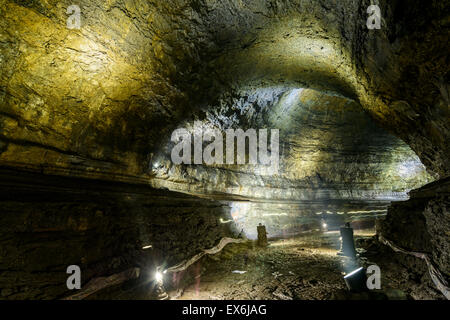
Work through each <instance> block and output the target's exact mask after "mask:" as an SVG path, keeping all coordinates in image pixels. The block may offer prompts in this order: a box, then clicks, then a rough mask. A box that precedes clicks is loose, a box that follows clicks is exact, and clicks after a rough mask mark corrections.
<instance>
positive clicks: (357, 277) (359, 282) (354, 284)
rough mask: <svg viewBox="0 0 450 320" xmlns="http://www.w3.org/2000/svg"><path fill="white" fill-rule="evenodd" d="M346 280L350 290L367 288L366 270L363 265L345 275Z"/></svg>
mask: <svg viewBox="0 0 450 320" xmlns="http://www.w3.org/2000/svg"><path fill="white" fill-rule="evenodd" d="M344 281H345V284H346V285H347V288H348V290H350V291H355V292H361V291H365V290H367V284H366V282H367V278H366V271H365V269H364V268H363V267H360V268H358V269H356V270H353V271H352V272H350V273H349V274H347V275H346V276H344Z"/></svg>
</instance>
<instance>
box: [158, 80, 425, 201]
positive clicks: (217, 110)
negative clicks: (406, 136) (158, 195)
mask: <svg viewBox="0 0 450 320" xmlns="http://www.w3.org/2000/svg"><path fill="white" fill-rule="evenodd" d="M195 121H197V122H195ZM198 121H200V123H201V126H202V130H203V132H205V130H207V129H208V128H211V127H214V128H219V129H221V130H222V132H225V130H226V129H227V128H234V129H238V128H241V129H243V130H247V129H250V128H252V129H256V130H258V129H264V128H276V129H279V132H280V138H279V140H280V168H279V170H278V172H277V173H275V174H273V173H272V172H270V166H266V165H263V164H258V165H250V164H247V165H228V164H225V165H208V166H199V165H174V164H173V163H172V161H171V151H172V148H173V147H174V145H175V144H174V143H173V142H171V141H170V140H169V139H168V140H167V141H166V142H165V147H164V148H162V149H161V150H160V151H159V152H158V153H156V154H155V155H153V157H152V159H151V163H152V170H153V173H154V174H155V177H156V178H157V179H155V180H154V181H153V184H154V185H155V186H164V187H168V188H170V189H175V190H188V191H189V192H197V193H217V192H221V193H231V194H234V195H240V196H245V197H249V198H265V199H284V200H286V199H289V200H311V199H314V200H319V199H324V200H329V199H365V200H367V199H378V200H397V199H402V198H404V199H406V192H407V191H409V190H410V189H412V188H417V187H419V186H422V185H423V184H425V183H427V182H429V181H432V180H433V178H432V177H431V176H430V175H429V174H427V173H426V170H425V167H424V166H423V165H422V164H421V163H420V161H419V159H418V158H417V156H416V155H415V154H414V152H413V151H412V150H411V149H410V148H409V147H408V146H407V145H406V144H405V143H404V142H402V141H401V140H400V139H398V138H396V137H395V136H393V135H391V134H389V133H387V132H386V131H384V130H382V129H381V128H379V127H378V126H377V125H376V124H375V123H374V122H373V121H372V120H371V118H370V117H369V116H368V115H367V114H366V113H365V112H364V110H363V109H362V108H361V106H360V105H358V104H357V103H355V102H354V101H352V100H349V99H346V98H342V97H339V96H332V95H328V94H324V93H321V92H319V91H316V90H311V89H286V88H283V87H271V88H264V89H253V90H247V91H242V92H240V93H239V95H235V96H233V97H232V98H230V97H229V96H226V97H223V100H220V102H219V103H218V104H217V106H213V107H211V108H209V109H208V111H207V112H206V113H205V115H204V118H197V119H190V120H186V121H185V122H183V123H181V124H180V127H183V128H187V129H188V130H190V132H191V134H192V135H193V134H194V132H195V130H196V128H195V126H194V123H198ZM197 127H198V125H197ZM197 131H198V130H197ZM197 134H198V132H197ZM209 144H210V142H205V143H204V144H203V148H205V147H207V146H208V145H209ZM268 145H269V147H270V138H268ZM223 146H224V151H223V154H224V157H223V161H224V162H225V157H226V150H225V146H226V139H225V134H223ZM247 157H248V150H247Z"/></svg>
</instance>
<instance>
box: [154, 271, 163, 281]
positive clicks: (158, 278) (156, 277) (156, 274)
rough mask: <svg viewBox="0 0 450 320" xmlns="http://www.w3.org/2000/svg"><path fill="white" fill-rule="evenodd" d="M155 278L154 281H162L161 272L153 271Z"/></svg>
mask: <svg viewBox="0 0 450 320" xmlns="http://www.w3.org/2000/svg"><path fill="white" fill-rule="evenodd" d="M155 280H156V282H162V281H163V274H162V272H160V271H156V272H155Z"/></svg>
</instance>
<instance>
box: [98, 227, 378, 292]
mask: <svg viewBox="0 0 450 320" xmlns="http://www.w3.org/2000/svg"><path fill="white" fill-rule="evenodd" d="M373 234H374V230H362V231H355V239H361V238H369V237H371V236H372V235H373ZM339 237H340V235H339V232H338V231H331V232H326V233H319V232H317V233H312V234H306V235H303V236H297V237H295V238H290V239H278V240H272V241H269V245H268V246H267V247H266V248H260V247H257V246H256V245H255V242H253V241H249V242H246V243H241V244H229V245H228V246H226V247H225V248H224V249H223V250H222V251H221V252H220V253H218V254H215V255H210V256H205V257H204V258H202V259H201V260H200V261H199V262H197V263H196V264H194V265H192V266H191V267H190V268H189V269H188V270H187V271H184V272H183V273H182V274H180V273H179V274H177V275H166V279H165V284H166V287H168V288H171V289H168V290H167V292H168V293H169V296H170V299H172V300H217V299H219V300H222V299H226V300H245V299H250V300H256V299H257V300H297V299H301V300H328V299H339V298H340V297H342V295H343V293H344V292H346V291H347V290H346V285H345V282H344V280H343V275H344V273H343V272H344V271H347V272H348V271H351V270H354V269H355V268H357V265H356V264H358V263H360V261H357V262H354V261H351V260H350V259H347V258H345V257H340V256H338V255H337V252H338V248H339ZM233 271H234V272H233ZM238 271H245V273H240V272H238ZM108 291H109V292H108V293H103V294H101V295H96V296H95V297H90V298H91V299H93V298H94V299H151V298H154V297H152V296H150V295H149V293H148V292H149V291H150V289H149V286H148V285H147V286H142V285H138V286H132V285H131V286H121V287H120V288H116V289H113V290H108ZM344 295H345V293H344Z"/></svg>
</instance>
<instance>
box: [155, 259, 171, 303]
mask: <svg viewBox="0 0 450 320" xmlns="http://www.w3.org/2000/svg"><path fill="white" fill-rule="evenodd" d="M164 273H166V270H165V271H161V267H157V268H156V272H155V282H156V294H157V298H158V300H167V299H169V295H168V294H167V292H166V290H165V289H164Z"/></svg>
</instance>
